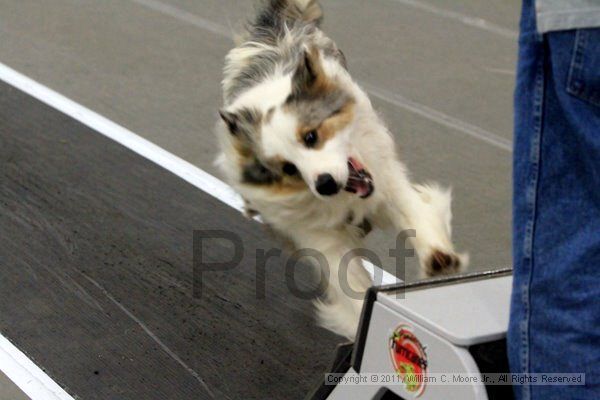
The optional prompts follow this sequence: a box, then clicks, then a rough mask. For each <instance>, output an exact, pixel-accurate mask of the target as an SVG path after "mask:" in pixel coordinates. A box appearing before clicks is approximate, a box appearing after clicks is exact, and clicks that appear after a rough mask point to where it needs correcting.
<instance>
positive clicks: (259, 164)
mask: <svg viewBox="0 0 600 400" xmlns="http://www.w3.org/2000/svg"><path fill="white" fill-rule="evenodd" d="M326 61H327V60H323V59H322V56H321V55H320V53H319V51H318V50H317V49H316V48H315V49H310V50H304V51H303V52H302V54H301V55H300V57H299V60H298V62H297V63H296V65H295V66H294V69H293V70H292V72H291V73H288V74H286V73H284V72H279V73H276V74H274V75H273V76H272V77H269V78H268V79H266V80H265V81H264V82H262V83H260V84H258V85H256V86H254V87H252V88H250V89H248V90H247V91H246V92H244V93H242V94H241V95H240V96H239V97H238V98H237V99H236V100H235V101H234V102H233V103H232V104H231V105H229V106H228V107H226V108H224V109H222V110H221V111H220V115H221V118H222V120H223V122H224V123H225V125H226V127H227V130H228V131H229V136H230V141H231V143H232V145H233V148H234V149H235V151H236V153H237V155H238V159H239V163H240V168H241V169H242V173H241V179H242V181H243V183H246V184H254V185H268V187H271V188H277V189H278V190H286V191H288V190H294V191H295V190H306V189H307V188H308V189H310V190H311V191H312V192H313V193H314V194H315V195H316V196H318V197H320V198H326V197H331V196H335V195H337V194H338V193H339V192H340V191H342V190H346V191H348V192H353V193H356V194H357V195H359V196H360V197H363V198H366V197H368V196H369V195H370V194H371V193H372V192H373V183H372V179H371V176H370V175H369V173H368V172H367V171H366V169H365V168H364V167H363V165H362V164H361V163H360V161H359V160H358V158H357V156H356V149H355V148H354V146H353V135H354V134H355V132H354V131H355V122H356V121H355V119H356V115H355V114H356V110H355V107H356V101H355V99H354V97H353V96H352V93H351V90H350V89H349V88H345V87H344V85H343V84H342V83H341V81H340V80H339V79H338V78H339V76H338V77H337V78H336V76H335V71H334V73H330V74H327V73H326V68H324V62H326ZM338 72H339V71H338ZM344 73H345V71H344Z"/></svg>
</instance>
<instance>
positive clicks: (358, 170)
mask: <svg viewBox="0 0 600 400" xmlns="http://www.w3.org/2000/svg"><path fill="white" fill-rule="evenodd" d="M348 172H349V174H348V182H347V183H346V187H345V188H344V190H346V191H347V192H350V193H356V194H357V195H358V196H360V198H361V199H366V198H367V197H369V196H370V195H371V194H373V191H374V190H375V186H374V185H373V177H372V176H371V174H370V173H369V171H367V170H366V169H365V167H364V165H362V164H361V163H360V161H358V160H357V159H355V158H353V157H350V158H348Z"/></svg>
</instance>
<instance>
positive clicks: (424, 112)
mask: <svg viewBox="0 0 600 400" xmlns="http://www.w3.org/2000/svg"><path fill="white" fill-rule="evenodd" d="M129 1H132V2H134V3H136V4H139V5H141V6H144V7H147V8H149V9H152V10H154V11H156V12H158V13H161V14H164V15H167V16H169V17H172V18H175V19H177V20H179V21H181V22H185V23H188V24H191V25H194V26H195V27H198V28H200V29H204V30H206V31H208V32H211V33H214V34H216V35H220V36H223V37H226V38H228V39H232V40H233V32H231V30H230V29H227V28H226V27H225V26H223V25H220V24H217V23H215V22H212V21H209V20H207V19H205V18H202V17H200V16H198V15H196V14H192V13H190V12H188V11H185V10H182V9H180V8H177V7H175V6H172V5H170V4H166V3H163V2H160V1H158V0H129ZM408 2H410V3H412V1H408ZM415 3H416V2H415ZM359 84H360V86H361V87H363V88H364V89H365V90H366V91H367V92H368V93H369V94H371V95H372V96H374V97H377V98H379V99H381V100H383V101H385V102H387V103H389V104H391V105H393V106H396V107H399V108H403V109H404V110H406V111H409V112H412V113H414V114H418V115H420V116H421V117H423V118H425V119H428V120H430V121H433V122H436V123H438V124H440V125H443V126H446V127H449V128H451V129H453V130H455V131H458V132H463V133H465V134H467V135H468V136H471V137H473V138H475V139H478V140H481V141H482V142H484V143H488V144H491V145H492V146H495V147H498V148H501V149H503V150H508V151H509V152H512V142H511V141H510V140H508V139H504V138H502V137H500V136H498V135H496V134H494V133H491V132H488V131H486V130H485V129H483V128H480V127H478V126H475V125H472V124H469V123H468V122H464V121H462V120H460V119H458V118H455V117H452V116H450V115H447V114H444V113H443V112H441V111H437V110H434V109H433V108H431V107H428V106H426V105H424V104H420V103H417V102H416V101H413V100H409V99H407V98H405V97H403V96H401V95H398V94H396V93H392V92H390V91H388V90H385V89H382V88H379V87H377V86H375V85H371V84H369V83H366V82H359Z"/></svg>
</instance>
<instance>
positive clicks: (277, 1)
mask: <svg viewBox="0 0 600 400" xmlns="http://www.w3.org/2000/svg"><path fill="white" fill-rule="evenodd" d="M322 18H323V10H322V9H321V5H320V4H319V1H318V0H262V1H260V2H259V5H258V12H257V15H256V17H255V19H254V20H253V21H252V22H251V23H250V24H249V25H248V35H247V36H249V37H250V38H251V39H252V40H255V41H259V42H267V43H268V42H273V41H275V40H277V38H279V37H281V36H282V35H284V34H285V30H286V29H288V28H290V27H292V26H294V25H296V24H297V23H304V24H315V25H319V23H320V22H321V20H322ZM247 39H248V37H243V36H241V37H238V38H237V39H236V42H239V41H240V40H241V41H245V40H247Z"/></svg>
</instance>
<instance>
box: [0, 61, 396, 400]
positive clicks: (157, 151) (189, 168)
mask: <svg viewBox="0 0 600 400" xmlns="http://www.w3.org/2000/svg"><path fill="white" fill-rule="evenodd" d="M0 80H2V81H4V82H6V83H8V84H9V85H11V86H13V87H15V88H17V89H19V90H21V91H23V92H25V93H27V94H29V95H30V96H32V97H34V98H36V99H38V100H40V101H41V102H43V103H45V104H47V105H49V106H50V107H53V108H54V109H56V110H58V111H60V112H62V113H64V114H66V115H68V116H70V117H71V118H73V119H75V120H77V121H79V122H81V123H82V124H84V125H86V126H88V127H90V128H92V129H94V130H95V131H96V132H98V133H100V134H102V135H104V136H106V137H108V138H110V139H112V140H114V141H116V142H118V143H120V144H122V145H123V146H125V147H127V148H128V149H130V150H133V151H134V152H135V153H137V154H139V155H140V156H142V157H144V158H146V159H148V160H150V161H152V162H154V163H156V164H158V165H160V166H161V167H163V168H165V169H167V170H169V171H171V172H172V173H173V174H175V175H177V176H178V177H180V178H182V179H184V180H185V181H187V182H188V183H190V184H192V185H194V186H195V187H197V188H198V189H200V190H202V191H203V192H205V193H207V194H209V195H211V196H213V197H215V198H216V199H218V200H220V201H222V202H223V203H225V204H227V205H228V206H230V207H233V208H235V209H236V210H239V211H241V210H242V207H243V201H242V199H241V198H240V197H239V196H238V195H237V194H236V193H235V191H234V190H233V189H232V188H231V187H230V186H229V185H227V184H226V183H224V182H222V181H221V180H219V179H217V178H215V177H214V176H212V175H210V174H208V173H207V172H205V171H203V170H201V169H200V168H198V167H196V166H195V165H193V164H190V163H189V162H187V161H185V160H183V159H181V158H179V157H177V156H176V155H174V154H172V153H169V152H168V151H166V150H164V149H163V148H161V147H159V146H157V145H155V144H154V143H152V142H150V141H148V140H146V139H144V138H142V137H141V136H138V135H136V134H135V133H133V132H131V131H130V130H128V129H126V128H124V127H122V126H120V125H118V124H116V123H114V122H112V121H110V120H109V119H107V118H105V117H103V116H102V115H100V114H98V113H96V112H94V111H92V110H90V109H88V108H86V107H84V106H82V105H81V104H78V103H76V102H74V101H73V100H70V99H68V98H67V97H65V96H63V95H61V94H60V93H57V92H55V91H54V90H52V89H50V88H48V87H46V86H44V85H42V84H41V83H38V82H36V81H34V80H33V79H31V78H29V77H27V76H25V75H23V74H21V73H20V72H17V71H15V70H14V69H12V68H10V67H8V66H6V65H4V64H2V63H0ZM364 264H365V269H366V270H367V271H368V272H369V274H370V275H371V277H373V278H374V279H375V280H376V281H378V282H381V284H383V285H388V284H392V283H396V282H398V281H399V280H398V279H397V278H396V277H395V276H393V275H392V274H390V273H388V272H386V271H384V270H382V269H381V268H379V267H376V266H374V265H373V264H371V263H369V262H366V261H365V263H364ZM0 371H2V372H4V374H6V376H8V378H9V379H10V380H11V381H13V382H14V383H15V384H16V385H17V386H18V387H19V388H20V389H21V390H22V391H23V392H25V393H26V394H27V395H28V396H29V397H31V399H32V400H67V399H68V400H73V398H72V397H70V396H69V395H68V394H67V393H66V392H65V391H64V390H62V389H61V388H60V386H58V384H56V382H54V381H53V380H52V379H51V378H50V377H49V376H48V375H46V374H45V373H44V372H43V371H42V370H41V369H40V368H39V367H38V366H36V365H35V364H34V363H33V362H32V361H31V360H29V359H28V358H27V356H25V355H24V354H23V353H22V352H20V351H19V350H18V349H17V348H16V347H14V346H13V345H12V344H11V343H10V342H9V341H8V340H7V339H6V338H4V337H3V336H2V335H0Z"/></svg>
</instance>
